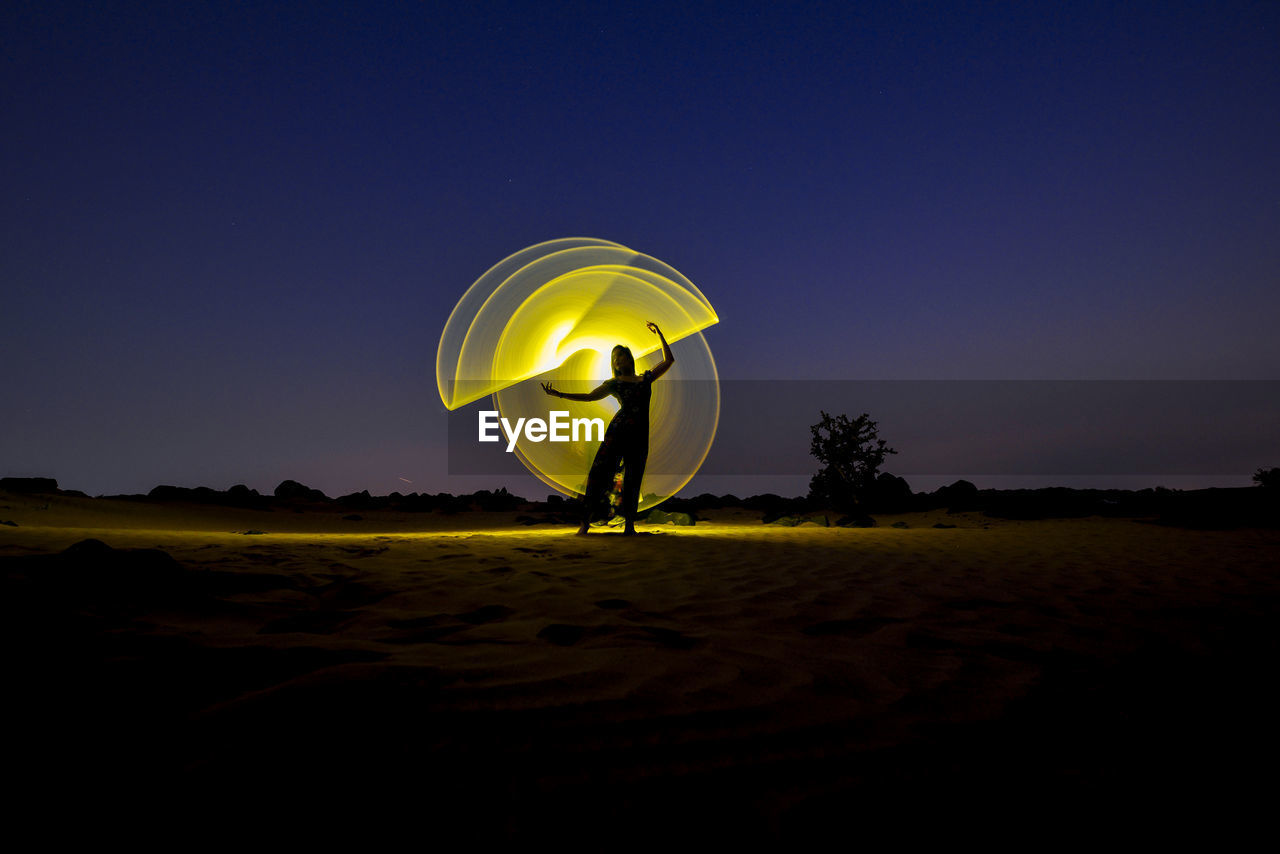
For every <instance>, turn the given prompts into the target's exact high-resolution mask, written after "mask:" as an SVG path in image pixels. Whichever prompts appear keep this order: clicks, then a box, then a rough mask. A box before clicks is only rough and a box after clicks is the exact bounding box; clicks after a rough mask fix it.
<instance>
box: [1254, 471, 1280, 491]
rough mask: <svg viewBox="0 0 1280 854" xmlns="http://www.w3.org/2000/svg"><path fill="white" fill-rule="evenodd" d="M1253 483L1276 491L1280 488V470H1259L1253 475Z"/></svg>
mask: <svg viewBox="0 0 1280 854" xmlns="http://www.w3.org/2000/svg"><path fill="white" fill-rule="evenodd" d="M1253 482H1254V483H1256V484H1258V486H1266V487H1270V488H1272V489H1275V488H1276V487H1277V486H1280V468H1270V469H1258V470H1257V471H1255V472H1254V473H1253Z"/></svg>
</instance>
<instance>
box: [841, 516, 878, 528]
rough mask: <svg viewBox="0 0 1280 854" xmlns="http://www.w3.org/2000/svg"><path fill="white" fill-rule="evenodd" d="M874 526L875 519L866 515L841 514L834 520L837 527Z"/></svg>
mask: <svg viewBox="0 0 1280 854" xmlns="http://www.w3.org/2000/svg"><path fill="white" fill-rule="evenodd" d="M875 526H876V520H875V519H872V518H871V517H870V516H866V515H857V516H841V517H840V518H839V519H837V520H836V527H837V528H874V527H875Z"/></svg>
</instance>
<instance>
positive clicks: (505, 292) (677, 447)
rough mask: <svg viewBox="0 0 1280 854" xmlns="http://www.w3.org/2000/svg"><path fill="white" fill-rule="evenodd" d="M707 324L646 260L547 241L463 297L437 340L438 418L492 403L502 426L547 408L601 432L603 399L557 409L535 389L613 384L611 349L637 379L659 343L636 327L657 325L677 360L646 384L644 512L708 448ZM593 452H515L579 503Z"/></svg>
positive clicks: (584, 240)
mask: <svg viewBox="0 0 1280 854" xmlns="http://www.w3.org/2000/svg"><path fill="white" fill-rule="evenodd" d="M718 320H719V318H718V317H717V316H716V313H715V310H714V309H713V308H712V307H711V303H710V302H709V301H708V300H707V298H706V297H705V296H703V294H702V292H701V291H700V290H698V288H697V287H695V286H694V284H693V282H691V281H689V280H688V279H687V278H685V277H684V276H683V275H682V274H681V273H680V272H679V271H677V270H675V269H674V268H673V267H671V266H669V265H667V264H665V263H663V262H662V261H659V260H658V259H656V258H653V257H651V256H649V255H644V254H642V253H639V252H636V251H634V250H632V249H628V248H627V247H625V246H622V245H620V244H618V243H613V242H611V241H608V240H599V239H596V238H591V237H567V238H562V239H560V240H550V241H547V242H545V243H539V244H536V245H534V246H530V247H527V248H525V249H522V250H520V251H519V252H516V253H515V254H513V255H510V256H508V257H507V258H504V259H503V260H502V261H499V262H498V263H497V264H495V265H494V266H493V267H491V268H490V269H489V270H488V271H487V272H486V273H485V274H484V275H482V276H481V277H480V278H479V279H477V280H476V282H475V284H473V285H472V286H471V287H470V288H468V289H467V292H466V293H464V294H463V295H462V298H461V299H460V300H459V301H458V304H457V306H456V307H455V308H454V310H453V313H452V314H451V315H450V316H449V320H448V322H447V323H446V324H445V327H444V333H443V334H442V335H441V336H440V347H439V349H438V350H437V352H436V386H437V388H438V389H439V391H440V399H441V400H443V401H444V404H445V406H446V407H448V408H449V409H457V408H459V407H461V406H465V405H466V404H468V403H472V402H474V401H477V400H480V399H481V398H483V397H486V396H488V395H492V396H493V401H494V408H495V409H497V410H498V412H499V414H500V416H501V417H504V418H507V419H509V420H510V421H511V422H513V423H514V422H515V420H516V419H517V418H533V417H537V418H543V419H546V418H547V416H548V413H549V411H550V410H553V409H554V410H559V411H568V412H569V416H568V417H569V418H571V419H574V418H601V419H603V421H604V422H605V423H606V424H607V423H608V422H609V419H610V418H612V417H613V414H614V413H615V412H616V411H617V408H618V404H617V401H615V400H614V399H613V398H612V397H608V398H605V399H604V400H600V401H592V402H579V401H570V400H561V399H558V398H552V397H548V396H547V395H546V394H545V393H544V392H543V390H542V387H541V384H542V383H544V382H550V383H552V384H553V385H554V386H555V388H557V389H559V390H561V391H569V392H585V391H590V390H592V389H594V388H595V387H596V386H598V385H599V384H600V383H602V382H604V381H605V380H606V379H608V378H609V377H610V376H611V375H612V372H611V369H610V366H609V357H610V353H611V352H612V350H613V347H614V346H615V345H617V344H622V345H623V346H626V347H629V348H631V352H632V354H633V355H634V356H635V359H636V372H637V373H641V372H643V371H644V370H646V369H647V368H649V367H651V366H652V365H655V364H657V362H659V361H660V360H661V343H660V342H659V341H658V338H657V336H656V335H654V334H653V333H652V332H650V331H649V330H648V329H647V328H646V327H645V323H646V322H648V321H653V322H655V323H657V324H658V326H659V327H661V328H662V331H663V334H664V335H665V336H666V338H667V341H668V342H669V343H670V344H671V349H672V351H673V353H674V355H675V358H676V361H675V365H674V366H673V367H672V368H671V370H670V371H668V372H667V374H666V375H665V376H664V377H663V378H662V379H661V380H659V381H658V382H656V383H654V384H653V396H652V399H651V401H650V404H649V424H650V427H649V459H648V463H647V465H646V467H645V475H644V483H643V486H642V489H641V497H640V509H641V510H644V509H647V508H649V507H653V506H654V505H656V504H659V503H661V502H662V501H665V500H666V499H667V498H669V497H671V496H672V495H674V494H675V493H677V492H678V491H680V489H681V488H682V487H684V485H685V484H686V483H688V482H689V480H690V479H691V478H692V477H693V476H694V474H695V473H696V472H697V470H698V467H699V466H701V465H702V461H703V460H704V459H706V456H707V452H708V451H709V450H710V449H711V442H712V440H713V439H714V438H715V433H716V425H717V423H718V421H719V418H720V388H719V376H718V375H717V373H716V365H715V360H714V359H713V358H712V357H711V349H710V348H709V347H708V346H707V341H706V339H705V338H704V337H703V335H702V330H703V329H706V328H707V327H708V326H711V325H712V324H714V323H716V322H718ZM507 438H508V439H509V438H510V437H509V436H508V437H507ZM505 441H506V440H504V445H503V447H505ZM495 447H496V446H495ZM598 447H599V442H598V441H577V442H551V441H545V440H544V441H540V442H534V441H531V440H530V439H529V438H528V437H527V435H525V434H524V433H520V434H519V437H518V439H517V441H516V446H515V450H514V453H515V454H516V455H517V456H518V457H519V458H520V461H521V462H523V463H524V465H525V466H526V467H527V468H528V469H529V471H530V472H532V473H533V474H534V475H535V476H537V477H538V478H539V479H540V480H542V481H543V482H544V483H546V484H548V485H549V486H551V487H552V488H554V489H556V490H559V491H560V492H563V493H565V494H566V495H581V494H582V492H583V489H584V487H585V483H586V476H587V470H588V469H589V468H590V467H591V461H592V459H594V457H595V453H596V449H597V448H598Z"/></svg>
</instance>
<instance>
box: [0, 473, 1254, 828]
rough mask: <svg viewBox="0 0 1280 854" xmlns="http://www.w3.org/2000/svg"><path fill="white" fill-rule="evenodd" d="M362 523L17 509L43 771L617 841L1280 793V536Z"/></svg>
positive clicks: (18, 614)
mask: <svg viewBox="0 0 1280 854" xmlns="http://www.w3.org/2000/svg"><path fill="white" fill-rule="evenodd" d="M342 515H344V514H343V513H339V512H319V511H312V512H296V513H295V512H289V511H287V510H280V509H276V510H273V511H249V510H230V509H225V508H217V507H208V506H181V505H155V504H148V503H137V502H128V501H120V500H104V499H85V498H72V497H66V496H32V495H10V494H3V493H0V520H10V521H13V522H15V523H16V526H9V525H0V567H3V568H4V570H5V596H4V601H5V620H6V632H7V635H8V638H7V640H8V643H7V648H8V650H9V651H10V654H11V655H12V657H13V660H12V663H11V665H10V667H9V668H8V677H7V681H8V691H7V695H8V699H7V700H6V703H7V705H8V706H9V708H10V712H11V720H10V723H9V725H8V726H9V731H10V732H11V733H13V739H12V744H11V749H10V752H9V755H10V769H11V773H14V774H17V775H19V776H20V778H21V779H24V780H27V781H29V784H28V785H29V790H30V791H36V790H47V789H48V788H49V787H53V788H56V789H58V790H59V791H60V792H62V794H61V795H60V796H59V797H60V801H61V802H70V803H79V802H83V800H84V799H86V798H87V799H100V798H103V797H106V796H107V794H105V793H114V794H115V795H117V796H118V795H120V793H121V792H122V791H127V792H130V793H139V795H138V797H139V798H142V799H143V800H145V798H144V797H143V794H141V793H145V794H146V797H156V796H159V795H161V794H164V793H168V794H170V795H172V794H173V793H174V792H175V791H181V792H183V793H184V795H183V797H182V798H181V799H180V800H182V801H183V802H184V803H186V804H187V805H188V806H190V805H191V804H192V803H211V802H213V801H214V800H216V801H217V802H219V803H223V804H229V805H230V806H226V807H225V809H224V810H223V811H222V812H220V813H219V815H221V816H222V821H229V820H231V818H229V817H230V816H234V815H238V814H239V813H237V812H236V810H255V809H256V810H259V811H267V812H271V811H272V808H270V807H269V806H264V805H271V804H278V803H281V802H282V801H283V800H288V801H289V802H291V803H306V804H308V805H309V806H310V808H311V809H312V810H313V811H314V810H316V809H319V810H320V812H321V813H323V814H325V815H327V816H328V818H329V819H330V820H337V818H338V817H339V816H341V817H343V818H345V819H347V820H352V821H359V820H360V819H361V817H363V816H368V815H370V814H371V813H370V811H371V810H372V811H375V812H376V811H379V810H380V811H381V812H383V813H385V812H387V811H391V812H396V811H399V812H400V814H402V815H406V814H407V815H411V816H412V821H413V822H415V823H416V822H422V823H424V824H425V825H430V826H431V827H432V828H434V829H433V830H431V831H430V833H431V834H432V837H431V838H433V839H439V838H443V837H442V834H445V835H447V833H455V834H457V835H460V836H461V837H462V838H469V839H471V840H473V841H475V840H479V839H501V838H508V837H524V836H533V835H538V834H540V833H542V832H544V831H547V829H548V828H554V830H555V833H556V837H555V838H557V839H558V840H560V841H561V842H564V843H567V844H568V843H572V844H586V845H587V846H588V847H594V845H592V841H594V842H596V843H601V841H602V840H609V839H612V840H614V841H615V842H616V841H619V840H627V841H630V842H633V843H637V844H639V843H642V842H653V843H662V842H663V841H664V840H669V839H670V838H671V836H672V834H673V833H677V832H679V833H681V834H683V836H681V838H682V839H686V840H688V839H692V838H694V836H690V835H689V834H694V835H696V834H698V833H703V832H705V833H706V834H708V838H711V839H715V840H716V841H717V842H719V843H725V842H733V841H746V842H752V841H761V840H788V839H789V840H798V839H806V838H810V837H814V838H823V837H822V834H826V833H829V832H831V831H832V830H835V831H836V832H840V833H850V834H853V837H850V838H855V837H856V838H863V837H862V836H861V834H863V833H864V832H866V831H867V830H868V829H869V828H872V827H874V828H877V829H879V830H884V829H886V828H887V829H889V830H891V831H895V832H897V833H899V834H900V835H901V834H906V835H908V836H910V835H913V834H915V833H919V832H921V831H922V830H923V829H924V827H926V826H932V827H933V828H934V829H935V830H938V832H939V833H942V831H944V830H945V831H946V833H948V834H950V833H953V832H958V827H960V826H959V825H957V824H955V822H954V821H952V822H947V823H944V824H938V825H929V824H928V823H927V822H926V823H925V824H923V825H921V824H918V823H915V824H913V823H911V821H910V820H907V821H906V822H905V823H904V819H903V818H902V817H903V816H904V815H914V816H921V815H928V816H932V817H934V818H936V817H937V816H939V815H942V814H944V813H945V814H949V815H953V816H970V817H980V816H985V818H983V819H982V821H983V822H984V827H986V828H987V830H986V831H985V832H988V833H989V832H990V830H991V828H993V827H1001V826H1006V825H1008V824H1009V823H1010V822H1014V821H1015V818H1017V817H1023V818H1025V817H1026V816H1027V815H1031V814H1034V815H1035V816H1037V820H1038V821H1041V822H1050V823H1051V825H1052V826H1059V825H1061V826H1062V827H1063V828H1064V829H1065V828H1070V827H1076V826H1079V825H1080V824H1081V823H1082V822H1084V823H1086V824H1087V823H1088V822H1089V821H1091V820H1098V821H1101V818H1100V817H1101V816H1106V817H1107V820H1108V821H1111V820H1113V819H1116V818H1117V817H1119V818H1122V819H1124V820H1125V821H1126V822H1128V823H1129V824H1131V825H1140V824H1143V823H1144V822H1146V821H1147V819H1148V817H1150V816H1153V815H1157V814H1158V815H1168V814H1169V811H1171V810H1172V811H1173V812H1174V813H1177V812H1178V811H1179V810H1192V809H1194V810H1195V814H1196V815H1199V816H1201V817H1206V816H1209V817H1212V818H1213V820H1214V821H1217V818H1218V817H1219V816H1220V815H1223V814H1224V812H1223V811H1235V812H1238V813H1240V814H1242V815H1246V816H1247V815H1249V812H1248V805H1249V804H1251V803H1253V802H1254V801H1255V800H1257V801H1258V802H1259V803H1262V802H1263V801H1265V800H1267V799H1269V797H1270V795H1269V794H1267V793H1268V792H1269V791H1270V789H1269V788H1268V789H1267V790H1266V791H1260V790H1259V788H1258V787H1257V786H1256V785H1255V784H1254V783H1253V782H1252V779H1253V777H1252V769H1255V768H1256V767H1259V766H1263V767H1265V766H1266V765H1267V764H1269V763H1273V762H1274V760H1275V759H1276V758H1277V755H1278V754H1280V751H1277V737H1276V734H1275V733H1276V729H1275V715H1276V711H1277V705H1276V703H1275V701H1274V700H1273V699H1272V698H1271V691H1270V687H1271V686H1270V681H1271V680H1272V679H1273V678H1274V671H1275V660H1276V653H1277V646H1278V644H1277V642H1276V640H1275V636H1274V629H1275V626H1276V622H1275V620H1276V617H1277V615H1278V613H1280V578H1278V577H1277V565H1278V564H1280V561H1278V560H1277V558H1278V557H1280V531H1276V530H1250V529H1242V530H1234V531H1190V530H1182V529H1176V528H1169V527H1164V526H1159V525H1154V524H1151V523H1150V522H1148V521H1143V520H1133V519H1102V518H1096V517H1095V518H1087V519H1062V520H1043V521H1003V520H995V519H988V518H984V517H982V516H981V515H979V514H954V515H949V514H947V513H945V512H941V511H939V512H935V513H917V514H903V515H901V516H885V517H878V519H877V521H878V522H879V527H876V528H862V529H844V528H823V527H817V526H812V525H806V526H802V527H797V528H779V527H774V526H768V525H763V524H761V523H760V521H759V517H758V515H757V514H752V513H749V512H746V511H728V510H726V511H711V512H709V513H708V514H707V515H709V516H710V517H711V518H710V519H709V521H705V522H700V523H699V524H698V525H696V526H694V527H675V526H671V525H665V526H652V527H648V528H646V527H644V526H641V530H642V531H648V532H649V533H648V534H647V535H644V536H639V537H634V538H625V537H622V536H620V535H616V534H600V535H592V536H588V537H585V538H584V537H576V536H573V533H572V529H571V528H570V527H568V526H548V525H539V526H534V527H527V526H522V525H518V524H515V522H514V519H515V516H517V515H519V514H517V513H507V514H484V513H461V514H457V515H453V516H445V515H440V514H431V513H428V514H412V513H390V512H382V513H379V512H370V513H362V514H360V515H361V516H362V518H361V519H360V520H358V521H355V520H345V519H343V518H342ZM894 523H899V524H900V525H905V526H906V527H901V526H899V527H893V524H894ZM937 524H943V525H948V526H954V527H945V528H940V527H934V525H937ZM246 531H254V532H260V533H244V532H246ZM90 539H92V540H98V541H100V542H101V544H102V545H93V544H90V545H81V546H77V547H75V548H72V549H71V550H70V551H64V550H67V549H68V548H69V547H72V546H73V545H74V544H76V543H81V542H82V541H85V540H90ZM134 550H138V551H134ZM154 550H158V551H154ZM14 769H16V770H14ZM187 793H190V798H188V797H187ZM195 793H199V795H198V797H197V795H196V794H195ZM130 797H133V795H132V794H131V795H130ZM335 805H341V807H340V808H339V807H338V806H335ZM405 810H411V812H410V813H405V812H404V811H405ZM1153 811H1154V812H1153ZM290 814H292V813H290ZM277 817H279V813H277ZM1237 818H1239V816H1237ZM931 820H932V819H931ZM1015 823H1016V822H1015ZM1053 823H1056V824H1053ZM1042 826H1043V825H1042ZM1165 826H1166V827H1168V826H1169V825H1167V824H1166V825H1165ZM677 828H678V830H677ZM620 832H621V836H619V833H620Z"/></svg>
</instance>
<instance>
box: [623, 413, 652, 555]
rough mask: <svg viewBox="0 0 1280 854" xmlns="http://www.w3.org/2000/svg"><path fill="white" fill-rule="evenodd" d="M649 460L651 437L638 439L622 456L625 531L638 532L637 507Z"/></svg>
mask: <svg viewBox="0 0 1280 854" xmlns="http://www.w3.org/2000/svg"><path fill="white" fill-rule="evenodd" d="M648 461H649V437H648V436H645V437H644V440H643V441H639V440H637V441H636V442H635V444H633V445H632V447H630V448H629V449H628V452H627V453H626V454H624V455H623V457H622V464H623V466H625V468H624V469H623V471H622V515H623V518H624V519H626V522H627V524H626V527H625V528H624V529H623V533H627V534H634V533H635V532H636V508H637V507H638V506H639V504H640V484H641V482H642V481H643V480H644V466H645V463H646V462H648Z"/></svg>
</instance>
